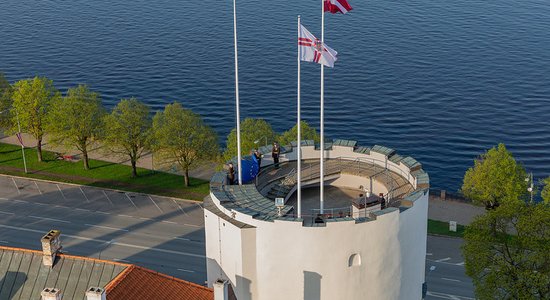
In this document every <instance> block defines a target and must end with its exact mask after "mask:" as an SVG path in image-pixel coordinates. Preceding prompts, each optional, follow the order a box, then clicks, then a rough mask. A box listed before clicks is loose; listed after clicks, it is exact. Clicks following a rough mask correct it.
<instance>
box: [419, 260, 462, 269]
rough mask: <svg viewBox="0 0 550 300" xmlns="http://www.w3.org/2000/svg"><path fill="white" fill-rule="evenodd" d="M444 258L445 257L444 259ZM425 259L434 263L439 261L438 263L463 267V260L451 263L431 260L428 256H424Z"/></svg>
mask: <svg viewBox="0 0 550 300" xmlns="http://www.w3.org/2000/svg"><path fill="white" fill-rule="evenodd" d="M444 260H446V259H444ZM426 261H431V262H434V263H440V264H446V265H451V266H457V267H463V268H464V262H460V263H451V262H446V261H440V259H439V260H433V259H429V258H426Z"/></svg>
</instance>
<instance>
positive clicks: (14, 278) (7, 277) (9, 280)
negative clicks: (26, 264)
mask: <svg viewBox="0 0 550 300" xmlns="http://www.w3.org/2000/svg"><path fill="white" fill-rule="evenodd" d="M26 281H27V274H26V273H23V272H13V271H7V272H6V273H5V274H4V277H2V279H1V280H0V299H6V300H10V299H12V298H13V297H14V296H15V294H16V293H17V292H18V291H19V289H21V287H23V285H24V284H25V282H26Z"/></svg>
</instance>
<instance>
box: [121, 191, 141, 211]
mask: <svg viewBox="0 0 550 300" xmlns="http://www.w3.org/2000/svg"><path fill="white" fill-rule="evenodd" d="M124 195H126V198H128V200H130V202H132V204H133V205H134V207H135V208H138V207H137V205H136V204H135V203H134V201H132V198H130V196H128V193H124Z"/></svg>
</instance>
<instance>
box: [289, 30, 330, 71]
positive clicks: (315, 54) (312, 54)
mask: <svg viewBox="0 0 550 300" xmlns="http://www.w3.org/2000/svg"><path fill="white" fill-rule="evenodd" d="M298 45H300V60H303V61H309V62H315V63H318V64H322V65H325V66H327V67H331V68H333V67H334V62H335V61H336V60H337V57H336V55H337V54H338V52H336V51H334V49H332V48H330V47H329V46H327V45H326V44H325V43H322V42H321V40H319V39H318V38H316V37H315V36H314V35H313V34H311V32H309V31H308V30H307V29H306V28H305V27H304V25H300V32H299V34H298Z"/></svg>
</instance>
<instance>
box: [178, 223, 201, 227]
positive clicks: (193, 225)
mask: <svg viewBox="0 0 550 300" xmlns="http://www.w3.org/2000/svg"><path fill="white" fill-rule="evenodd" d="M183 225H185V226H191V227H197V228H202V226H201V225H195V224H187V223H183Z"/></svg>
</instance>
